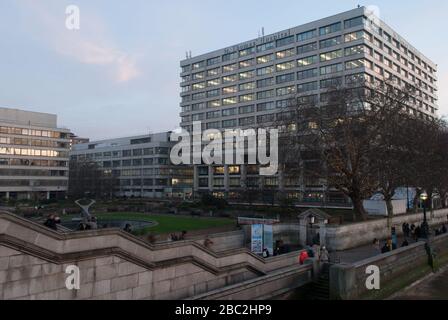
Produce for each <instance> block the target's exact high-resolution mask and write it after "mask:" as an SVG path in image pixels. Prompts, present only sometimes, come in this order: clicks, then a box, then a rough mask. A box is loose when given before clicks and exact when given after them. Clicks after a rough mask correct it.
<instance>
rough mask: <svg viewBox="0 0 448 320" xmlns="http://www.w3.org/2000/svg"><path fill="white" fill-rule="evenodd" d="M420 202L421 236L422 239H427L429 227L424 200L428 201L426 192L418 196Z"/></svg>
mask: <svg viewBox="0 0 448 320" xmlns="http://www.w3.org/2000/svg"><path fill="white" fill-rule="evenodd" d="M420 200H422V206H423V224H422V234H423V238H425V239H427V238H428V235H429V225H428V220H427V219H426V200H428V194H427V193H426V192H423V193H422V194H421V195H420Z"/></svg>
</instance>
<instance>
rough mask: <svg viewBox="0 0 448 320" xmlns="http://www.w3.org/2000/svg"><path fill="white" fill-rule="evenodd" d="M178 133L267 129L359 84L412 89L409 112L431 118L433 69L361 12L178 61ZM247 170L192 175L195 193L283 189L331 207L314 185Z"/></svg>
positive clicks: (319, 186)
mask: <svg viewBox="0 0 448 320" xmlns="http://www.w3.org/2000/svg"><path fill="white" fill-rule="evenodd" d="M180 65H181V74H180V76H181V104H180V106H181V113H180V116H181V127H182V128H184V129H186V130H187V131H191V130H192V124H193V122H195V121H201V122H202V129H203V130H204V129H222V130H224V129H227V128H248V127H258V126H265V125H266V124H269V123H271V122H273V121H274V120H275V118H276V113H278V112H279V110H281V109H282V108H285V107H287V106H288V103H289V101H290V98H291V96H293V95H295V96H298V95H300V97H301V99H304V101H309V102H313V103H317V104H321V103H324V101H325V97H326V95H325V92H326V91H327V90H328V89H329V88H334V87H335V86H344V85H349V84H351V83H353V82H356V81H358V80H359V79H364V80H367V81H369V82H374V81H375V80H377V79H379V80H384V79H391V78H392V79H395V80H396V81H398V82H399V83H401V84H404V83H409V84H416V85H417V86H418V87H419V94H418V97H417V99H416V100H415V101H414V103H413V106H412V107H411V108H409V112H411V113H413V114H415V115H418V116H421V117H434V116H436V114H437V109H438V108H437V85H436V83H437V76H436V69H437V65H436V64H435V63H434V62H432V61H431V60H430V59H428V58H427V57H425V56H424V55H423V54H422V53H420V52H419V51H418V50H417V49H415V48H414V47H413V46H412V45H410V44H409V43H408V42H407V41H406V40H405V39H404V38H403V37H401V36H400V35H399V34H398V33H396V32H395V31H394V30H393V29H392V28H390V27H389V26H388V25H387V24H386V23H384V22H383V21H381V20H380V19H377V18H376V17H375V18H373V16H371V13H370V12H369V10H368V9H367V8H365V7H360V8H357V9H354V10H351V11H348V12H344V13H341V14H337V15H334V16H331V17H328V18H324V19H321V20H318V21H314V22H311V23H307V24H304V25H302V26H299V27H295V28H291V29H288V30H284V31H280V32H277V33H274V34H271V35H267V36H262V37H259V38H257V39H253V40H250V41H247V42H244V43H240V44H236V45H234V46H231V47H227V48H224V49H220V50H216V51H212V52H210V53H207V54H203V55H199V56H196V57H191V58H190V57H189V58H188V59H186V60H183V61H181V63H180ZM257 170H258V169H257V168H256V167H253V166H250V167H246V166H231V167H228V166H223V167H220V166H217V167H212V168H207V167H205V166H197V167H196V168H195V190H197V191H201V190H202V191H204V192H206V191H209V190H211V191H213V192H214V193H216V194H217V195H223V194H226V195H234V194H237V193H238V188H240V186H242V185H245V186H247V185H253V186H259V187H260V188H263V187H264V186H268V187H279V188H280V189H285V190H286V191H287V192H288V193H289V195H290V196H291V197H293V198H299V199H301V200H303V201H322V199H326V200H328V201H332V198H334V199H333V200H335V201H336V200H337V199H338V198H339V197H340V196H339V195H336V194H326V191H325V190H326V189H325V186H324V185H322V184H321V183H320V182H318V181H309V182H306V181H305V180H306V179H299V180H300V181H294V180H291V181H290V180H289V179H287V178H285V177H279V176H277V177H266V178H262V177H259V176H258V174H257V172H258V171H257Z"/></svg>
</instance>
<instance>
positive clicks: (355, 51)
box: [345, 44, 366, 56]
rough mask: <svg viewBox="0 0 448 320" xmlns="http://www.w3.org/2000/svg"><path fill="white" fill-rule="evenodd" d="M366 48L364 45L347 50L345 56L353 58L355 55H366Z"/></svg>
mask: <svg viewBox="0 0 448 320" xmlns="http://www.w3.org/2000/svg"><path fill="white" fill-rule="evenodd" d="M365 48H366V47H365V46H364V45H363V44H360V45H357V46H353V47H348V48H345V55H346V56H352V55H355V54H361V53H364V50H365Z"/></svg>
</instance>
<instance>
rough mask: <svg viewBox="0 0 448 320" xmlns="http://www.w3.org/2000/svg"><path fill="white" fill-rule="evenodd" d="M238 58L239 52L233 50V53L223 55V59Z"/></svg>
mask: <svg viewBox="0 0 448 320" xmlns="http://www.w3.org/2000/svg"><path fill="white" fill-rule="evenodd" d="M237 58H238V52H231V53H227V54H225V55H223V56H222V61H223V62H225V61H230V60H234V59H237Z"/></svg>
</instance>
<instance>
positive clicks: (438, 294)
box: [392, 267, 448, 300]
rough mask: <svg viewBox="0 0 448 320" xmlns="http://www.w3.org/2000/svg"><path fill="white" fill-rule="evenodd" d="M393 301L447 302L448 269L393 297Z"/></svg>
mask: <svg viewBox="0 0 448 320" xmlns="http://www.w3.org/2000/svg"><path fill="white" fill-rule="evenodd" d="M392 299H393V300H447V299H448V267H445V268H443V269H442V270H441V271H440V272H439V273H436V274H431V275H429V276H428V277H426V278H424V279H423V280H422V281H421V282H417V283H416V284H415V285H413V286H411V287H410V288H407V289H405V290H403V291H402V292H399V293H398V294H396V295H394V296H393V297H392Z"/></svg>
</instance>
